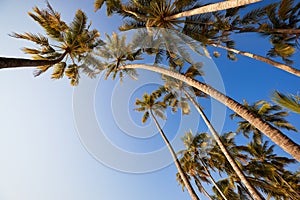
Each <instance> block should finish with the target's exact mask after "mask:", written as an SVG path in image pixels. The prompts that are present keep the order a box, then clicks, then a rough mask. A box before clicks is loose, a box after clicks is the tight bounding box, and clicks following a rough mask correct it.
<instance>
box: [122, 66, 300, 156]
mask: <svg viewBox="0 0 300 200" xmlns="http://www.w3.org/2000/svg"><path fill="white" fill-rule="evenodd" d="M122 69H146V70H150V71H153V72H157V73H160V74H164V75H167V76H170V77H173V78H175V79H177V80H180V81H183V82H185V83H187V84H188V85H190V86H192V87H195V88H197V89H198V90H200V91H202V92H204V93H205V94H207V95H209V96H211V97H212V98H214V99H216V100H217V101H219V102H221V103H223V104H224V105H225V106H227V107H228V108H230V109H231V110H233V111H234V112H236V113H237V114H238V115H240V116H241V117H242V118H244V119H245V120H247V121H248V122H250V123H251V124H252V125H253V126H255V127H256V128H257V129H258V130H260V131H261V132H262V133H264V134H265V135H266V136H267V137H269V138H270V139H271V140H272V141H273V142H274V143H275V144H277V145H278V146H280V147H281V148H282V149H283V150H285V151H286V152H287V153H289V154H290V155H291V156H293V157H294V158H295V159H296V160H298V161H299V162H300V146H299V145H298V144H297V143H295V142H294V141H293V140H291V139H290V138H289V137H287V136H286V135H284V134H283V133H282V132H281V131H280V130H278V129H276V128H275V127H273V126H272V125H270V124H269V123H267V122H265V121H263V120H262V119H261V118H259V117H257V116H255V115H253V114H252V113H251V112H250V111H249V110H247V108H245V107H244V106H243V105H241V104H240V103H238V102H236V101H235V100H233V99H231V98H230V97H228V96H226V95H224V94H222V93H221V92H219V91H217V90H216V89H214V88H213V87H211V86H209V85H207V84H205V83H202V82H199V81H197V80H194V79H191V78H189V77H186V76H184V75H182V74H179V73H177V72H174V71H170V70H168V69H164V68H162V67H156V66H152V65H145V64H132V65H124V66H122V67H120V68H119V70H122Z"/></svg>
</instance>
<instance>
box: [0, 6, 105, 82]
mask: <svg viewBox="0 0 300 200" xmlns="http://www.w3.org/2000/svg"><path fill="white" fill-rule="evenodd" d="M29 16H30V17H32V18H33V19H34V20H35V21H36V22H38V23H39V24H40V26H41V27H42V28H43V29H44V30H45V32H46V35H47V36H44V35H42V34H33V33H24V34H18V33H14V34H12V36H13V37H16V38H20V39H25V40H29V41H31V42H34V43H36V44H37V45H38V46H40V48H24V49H23V51H24V52H25V53H27V54H31V55H33V60H30V59H19V58H0V68H2V69H3V68H16V67H33V66H37V67H38V70H37V71H36V73H35V75H36V76H38V75H40V74H41V73H44V72H45V71H47V70H48V69H49V68H51V67H54V71H53V73H52V78H53V79H59V78H61V77H63V75H64V73H65V75H66V76H68V77H69V78H70V79H71V84H72V85H76V84H78V79H79V73H78V71H79V69H80V68H81V69H84V70H88V67H87V66H86V65H82V62H81V59H82V57H84V56H85V55H86V54H87V53H88V52H91V51H92V50H93V49H94V48H95V47H96V46H99V45H101V44H103V42H102V41H101V40H100V39H98V38H99V36H100V34H99V32H98V31H97V30H91V31H89V26H87V17H86V15H85V13H84V12H82V11H81V10H78V11H77V12H76V14H75V17H74V19H73V21H72V22H71V24H70V25H67V24H66V23H65V22H64V21H63V20H61V17H60V14H59V13H58V12H56V11H55V10H53V8H52V7H51V5H50V4H49V3H48V2H47V8H46V9H42V10H40V9H39V8H38V7H35V8H33V12H29ZM49 39H50V40H51V41H52V42H53V43H50V41H49ZM93 70H95V69H93ZM90 71H91V70H90Z"/></svg>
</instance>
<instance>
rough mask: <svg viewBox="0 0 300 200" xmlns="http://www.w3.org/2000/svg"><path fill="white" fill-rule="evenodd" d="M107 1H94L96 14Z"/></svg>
mask: <svg viewBox="0 0 300 200" xmlns="http://www.w3.org/2000/svg"><path fill="white" fill-rule="evenodd" d="M104 1H105V0H95V1H94V12H96V11H97V10H99V9H100V8H101V7H102V5H103V3H104Z"/></svg>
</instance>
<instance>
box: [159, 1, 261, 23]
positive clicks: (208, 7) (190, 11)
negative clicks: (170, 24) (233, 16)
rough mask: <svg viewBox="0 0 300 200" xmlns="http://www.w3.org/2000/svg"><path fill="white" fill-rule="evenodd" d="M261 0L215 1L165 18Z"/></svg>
mask: <svg viewBox="0 0 300 200" xmlns="http://www.w3.org/2000/svg"><path fill="white" fill-rule="evenodd" d="M259 1H261V0H229V1H223V2H219V3H214V4H210V5H206V6H202V7H200V8H195V9H192V10H188V11H185V12H181V13H178V14H175V15H172V16H169V17H165V20H172V19H177V18H181V17H188V16H193V15H198V14H202V13H209V12H215V11H219V10H226V9H230V8H236V7H239V6H244V5H247V4H251V3H256V2H259Z"/></svg>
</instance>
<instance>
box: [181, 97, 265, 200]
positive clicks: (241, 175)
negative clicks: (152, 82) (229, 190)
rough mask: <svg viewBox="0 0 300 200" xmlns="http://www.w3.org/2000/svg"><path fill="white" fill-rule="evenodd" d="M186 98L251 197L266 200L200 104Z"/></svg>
mask: <svg viewBox="0 0 300 200" xmlns="http://www.w3.org/2000/svg"><path fill="white" fill-rule="evenodd" d="M184 93H185V96H186V97H187V98H188V99H189V101H191V102H192V104H193V105H194V106H195V108H196V109H197V111H198V112H199V114H200V116H201V117H202V119H203V121H204V123H205V124H206V126H207V127H208V129H209V130H210V132H211V134H212V135H213V136H214V138H215V140H216V142H217V144H218V146H219V147H220V149H221V151H222V153H223V154H224V155H225V157H226V159H227V160H228V162H229V164H230V165H231V167H232V168H233V170H234V171H235V173H236V175H237V176H238V177H239V179H240V180H241V181H242V183H243V184H244V185H245V187H246V188H247V189H248V190H249V192H250V193H251V195H252V196H253V197H254V199H257V200H262V199H264V198H263V197H262V196H261V194H260V193H259V192H258V191H257V190H256V189H255V187H253V186H252V184H251V183H250V182H249V181H248V180H247V178H246V176H245V174H244V173H243V171H242V170H241V169H240V168H239V166H238V165H237V164H236V162H235V160H234V159H233V158H232V156H231V155H230V153H229V152H228V151H227V149H226V147H225V146H224V144H223V142H222V141H221V139H220V137H219V134H218V133H217V131H216V130H215V128H214V127H213V126H212V124H211V123H210V121H209V120H208V119H207V117H206V115H205V114H204V112H203V110H202V109H201V108H200V106H199V105H198V103H197V102H196V101H195V100H194V99H193V98H192V97H191V96H190V95H189V94H188V93H187V92H186V91H184Z"/></svg>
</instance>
